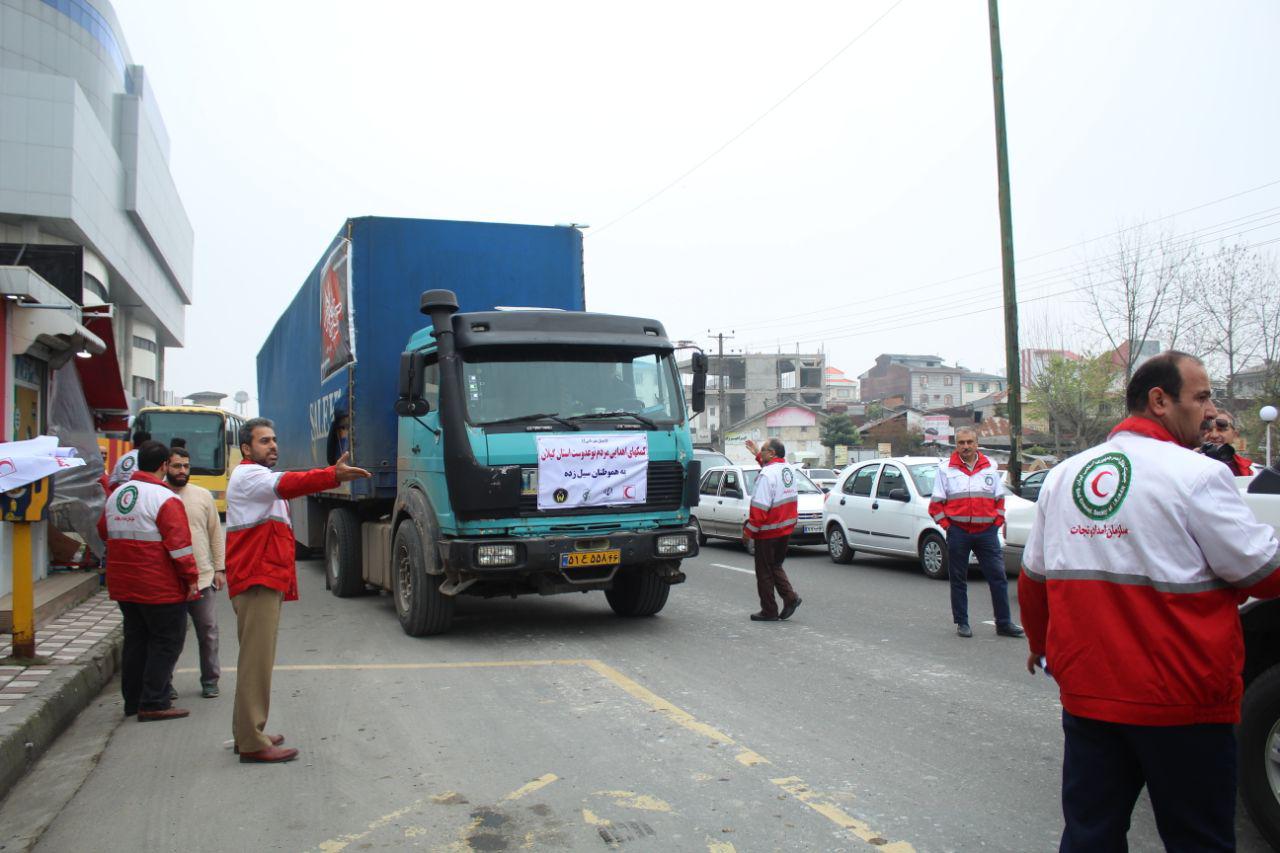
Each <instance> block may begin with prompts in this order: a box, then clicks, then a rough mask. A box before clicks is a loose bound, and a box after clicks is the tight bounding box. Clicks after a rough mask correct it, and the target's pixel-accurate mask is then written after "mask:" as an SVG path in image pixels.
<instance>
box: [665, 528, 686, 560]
mask: <svg viewBox="0 0 1280 853" xmlns="http://www.w3.org/2000/svg"><path fill="white" fill-rule="evenodd" d="M688 553H689V537H688V536H686V535H685V534H683V533H677V534H675V535H674V536H659V537H658V556H659V557H679V556H681V555H683V554H688Z"/></svg>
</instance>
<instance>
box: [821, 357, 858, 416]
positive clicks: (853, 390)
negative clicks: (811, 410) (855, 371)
mask: <svg viewBox="0 0 1280 853" xmlns="http://www.w3.org/2000/svg"><path fill="white" fill-rule="evenodd" d="M826 385H827V387H826V407H827V408H828V409H832V408H835V409H840V410H847V409H848V407H849V406H851V405H853V404H855V403H857V402H858V380H856V379H850V378H849V375H848V374H846V373H845V372H844V371H843V370H841V369H840V368H838V367H828V368H827V378H826Z"/></svg>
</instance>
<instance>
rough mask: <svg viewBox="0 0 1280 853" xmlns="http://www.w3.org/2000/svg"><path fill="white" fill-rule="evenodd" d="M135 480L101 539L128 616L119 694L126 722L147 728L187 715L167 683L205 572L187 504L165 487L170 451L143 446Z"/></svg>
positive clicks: (110, 505)
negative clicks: (148, 723) (198, 565)
mask: <svg viewBox="0 0 1280 853" xmlns="http://www.w3.org/2000/svg"><path fill="white" fill-rule="evenodd" d="M136 452H137V456H136V457H135V458H136V459H137V464H136V466H131V468H132V470H133V474H132V476H130V478H129V479H128V480H127V481H125V482H124V483H122V484H121V485H119V486H118V487H117V488H116V490H115V491H114V492H112V493H111V496H110V497H108V498H107V503H106V507H105V508H104V509H103V513H102V516H101V517H100V518H99V519H98V534H99V535H100V536H101V537H102V541H103V542H105V543H106V544H107V594H108V595H110V596H111V600H112V601H114V602H116V603H117V605H119V607H120V613H121V614H122V615H123V616H124V646H123V648H122V649H121V652H120V692H121V694H122V695H123V696H124V713H125V716H130V717H131V716H133V715H134V714H137V715H138V719H139V720H140V721H142V722H146V721H150V720H173V719H177V718H179V717H185V716H187V714H188V713H189V712H188V711H187V710H186V709H184V708H174V707H173V703H172V702H171V701H170V699H169V680H170V678H171V677H172V676H173V667H174V664H176V663H177V662H178V656H179V655H180V654H182V642H183V640H184V638H185V636H186V632H187V602H188V601H190V600H192V599H195V598H198V597H199V595H200V593H199V591H198V588H197V581H198V580H199V578H200V572H199V570H198V569H197V568H196V561H195V557H194V556H192V553H191V528H190V527H188V526H187V511H186V509H185V508H184V507H183V504H182V499H181V498H179V497H178V496H177V495H175V494H174V493H173V492H172V491H171V490H170V489H169V487H168V486H166V485H165V484H164V482H163V481H162V480H161V477H163V476H164V471H165V466H166V465H167V464H168V461H169V448H167V447H165V446H164V445H163V444H161V443H160V442H158V441H144V442H142V443H141V444H139V446H138V448H137V451H136Z"/></svg>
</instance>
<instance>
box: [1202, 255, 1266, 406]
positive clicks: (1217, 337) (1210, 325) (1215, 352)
mask: <svg viewBox="0 0 1280 853" xmlns="http://www.w3.org/2000/svg"><path fill="white" fill-rule="evenodd" d="M1269 272H1270V270H1269V269H1268V265H1267V264H1266V262H1265V260H1264V259H1263V257H1262V256H1261V255H1260V254H1258V253H1257V252H1255V251H1252V250H1251V249H1249V248H1248V247H1247V246H1241V245H1238V244H1237V245H1234V246H1228V245H1225V244H1224V245H1222V246H1220V247H1219V248H1218V250H1217V251H1216V252H1214V253H1213V254H1212V255H1208V256H1200V257H1197V258H1196V262H1195V264H1194V274H1193V282H1194V286H1195V289H1196V292H1197V294H1198V298H1197V299H1196V301H1195V303H1194V308H1193V312H1194V319H1195V322H1194V324H1193V325H1192V326H1191V329H1192V330H1193V331H1192V333H1191V336H1190V338H1191V340H1192V341H1193V346H1194V349H1195V351H1196V354H1197V355H1201V356H1204V357H1205V358H1207V359H1208V360H1209V361H1210V364H1211V367H1216V368H1218V369H1220V370H1221V371H1222V372H1223V373H1225V375H1226V378H1227V397H1226V401H1225V402H1226V404H1227V408H1228V409H1230V410H1231V411H1233V412H1234V411H1235V408H1236V373H1238V372H1239V371H1240V370H1242V369H1243V368H1244V367H1245V365H1247V364H1248V363H1249V362H1250V361H1251V360H1252V359H1253V357H1254V356H1255V355H1256V354H1257V353H1258V352H1259V350H1260V348H1261V347H1262V345H1263V335H1262V329H1261V326H1262V325H1264V324H1265V323H1266V320H1267V314H1268V307H1264V306H1267V303H1268V302H1274V301H1275V297H1274V293H1272V292H1269V291H1273V290H1274V287H1275V282H1274V280H1273V278H1274V277H1273V276H1270V275H1268V273H1269ZM1270 310H1274V309H1270Z"/></svg>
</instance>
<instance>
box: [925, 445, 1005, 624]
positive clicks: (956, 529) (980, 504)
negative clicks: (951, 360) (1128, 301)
mask: <svg viewBox="0 0 1280 853" xmlns="http://www.w3.org/2000/svg"><path fill="white" fill-rule="evenodd" d="M929 515H931V516H933V520H934V521H936V522H937V523H938V526H939V527H941V528H942V529H943V530H945V531H947V575H948V576H949V577H950V579H951V618H952V620H953V621H954V622H955V623H956V633H957V634H958V635H959V636H961V637H972V636H973V629H972V628H970V627H969V553H970V552H972V553H974V554H976V555H977V557H978V567H979V568H981V569H982V576H983V577H985V578H986V579H987V586H988V587H990V588H991V609H992V610H993V611H995V617H996V633H997V634H999V635H1000V636H1002V637H1021V636H1022V628H1020V627H1019V626H1018V625H1017V624H1015V623H1014V621H1013V616H1012V614H1011V613H1010V611H1009V581H1008V579H1007V578H1006V577H1005V574H1004V553H1003V551H1002V550H1001V547H1000V534H999V532H998V531H999V529H1000V528H1001V527H1004V488H1003V486H1002V485H1001V483H1000V472H999V470H997V469H996V466H994V465H992V464H991V460H990V459H988V458H987V457H986V455H985V454H983V453H981V452H979V451H978V434H977V433H976V432H974V430H973V428H972V427H960V428H959V429H957V430H956V452H955V453H952V454H951V458H950V459H949V460H947V462H946V463H939V464H938V474H937V476H936V477H934V479H933V496H932V498H931V499H930V502H929Z"/></svg>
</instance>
